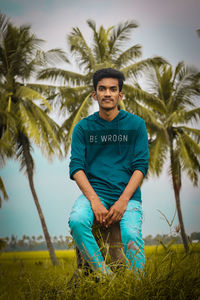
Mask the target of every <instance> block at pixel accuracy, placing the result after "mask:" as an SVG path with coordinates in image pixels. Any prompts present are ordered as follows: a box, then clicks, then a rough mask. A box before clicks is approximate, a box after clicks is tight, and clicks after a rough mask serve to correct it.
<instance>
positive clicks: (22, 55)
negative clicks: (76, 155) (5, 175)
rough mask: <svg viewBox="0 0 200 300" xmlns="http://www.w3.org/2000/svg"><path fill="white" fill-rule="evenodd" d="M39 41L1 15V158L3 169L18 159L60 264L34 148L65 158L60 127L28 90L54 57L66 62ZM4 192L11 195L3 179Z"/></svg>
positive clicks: (46, 106) (46, 105) (41, 99)
mask: <svg viewBox="0 0 200 300" xmlns="http://www.w3.org/2000/svg"><path fill="white" fill-rule="evenodd" d="M41 42H42V41H41V40H39V39H38V38H37V37H36V36H35V35H34V34H32V33H31V30H30V26H20V27H19V28H18V27H15V26H14V25H13V24H12V23H11V22H10V21H9V20H8V19H7V18H6V16H5V15H3V14H0V100H1V101H0V116H1V117H2V118H1V120H0V154H1V165H4V164H5V162H6V159H8V158H14V159H16V160H18V161H19V163H20V170H24V172H25V174H26V175H27V177H28V181H29V185H30V189H31V192H32V195H33V198H34V201H35V205H36V207H37V210H38V213H39V217H40V221H41V224H42V228H43V231H44V235H45V238H46V241H47V245H48V248H49V251H50V253H51V257H52V261H56V257H55V254H54V250H53V248H52V245H51V241H50V238H49V234H48V229H47V226H46V223H45V219H44V216H43V213H42V210H41V207H40V204H39V201H38V197H37V193H36V191H35V187H34V181H33V174H34V167H35V166H34V160H33V156H32V151H33V147H32V146H33V144H34V145H36V146H39V147H40V149H41V150H42V152H43V154H44V155H46V156H47V157H48V158H50V157H52V156H53V155H55V154H58V155H60V156H61V154H62V153H61V149H60V140H61V136H60V134H59V126H58V124H56V122H54V121H53V119H51V118H50V117H49V115H48V114H47V112H49V111H50V110H51V106H50V104H49V103H48V101H47V100H46V99H45V98H44V97H43V95H41V94H40V93H39V92H38V91H37V90H36V89H33V88H32V87H31V86H28V82H29V81H30V80H31V78H32V77H33V76H34V75H35V72H36V70H38V68H39V67H40V66H42V65H44V63H45V62H46V60H48V58H51V57H52V56H55V58H56V57H61V58H62V59H64V58H63V53H62V51H60V50H59V49H54V50H51V51H49V52H47V53H45V52H43V51H41V48H40V44H41ZM0 189H1V191H2V193H3V196H4V198H6V196H7V194H6V191H5V188H4V185H3V182H2V179H1V182H0Z"/></svg>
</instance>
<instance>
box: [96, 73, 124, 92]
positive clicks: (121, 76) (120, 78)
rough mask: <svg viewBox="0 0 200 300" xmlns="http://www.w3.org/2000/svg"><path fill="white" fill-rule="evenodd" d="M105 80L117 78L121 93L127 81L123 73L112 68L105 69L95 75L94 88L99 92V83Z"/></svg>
mask: <svg viewBox="0 0 200 300" xmlns="http://www.w3.org/2000/svg"><path fill="white" fill-rule="evenodd" d="M103 78H116V79H118V82H119V91H120V92H121V90H122V87H123V82H124V80H125V77H124V74H123V73H122V72H121V71H118V70H116V69H112V68H105V69H100V70H98V71H96V72H95V73H94V75H93V86H94V90H95V91H96V90H97V84H98V82H99V81H100V80H101V79H103Z"/></svg>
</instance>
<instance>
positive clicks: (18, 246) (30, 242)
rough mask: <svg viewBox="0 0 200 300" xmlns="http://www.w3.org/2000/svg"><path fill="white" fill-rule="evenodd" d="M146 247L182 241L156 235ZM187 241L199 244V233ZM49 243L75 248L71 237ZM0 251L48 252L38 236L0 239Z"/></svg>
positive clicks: (173, 236) (55, 238) (174, 236)
mask: <svg viewBox="0 0 200 300" xmlns="http://www.w3.org/2000/svg"><path fill="white" fill-rule="evenodd" d="M143 239H144V243H145V245H146V246H148V245H160V244H161V242H164V243H165V244H168V243H170V242H171V241H173V244H181V243H182V239H181V236H180V234H176V233H174V234H157V235H155V236H152V235H147V236H146V237H144V238H143ZM188 240H189V241H190V242H191V243H194V242H195V243H196V242H200V232H192V233H191V234H190V235H189V236H188ZM51 241H52V244H53V247H54V249H55V250H67V249H73V248H74V247H75V245H74V242H73V239H72V237H71V236H63V235H60V236H53V237H51ZM0 250H2V251H4V252H10V251H39V250H41V251H42V250H48V249H47V244H46V241H45V239H44V237H43V236H42V235H39V236H37V237H36V236H31V237H30V236H28V235H23V236H22V237H21V238H18V237H17V236H15V235H11V237H4V238H0Z"/></svg>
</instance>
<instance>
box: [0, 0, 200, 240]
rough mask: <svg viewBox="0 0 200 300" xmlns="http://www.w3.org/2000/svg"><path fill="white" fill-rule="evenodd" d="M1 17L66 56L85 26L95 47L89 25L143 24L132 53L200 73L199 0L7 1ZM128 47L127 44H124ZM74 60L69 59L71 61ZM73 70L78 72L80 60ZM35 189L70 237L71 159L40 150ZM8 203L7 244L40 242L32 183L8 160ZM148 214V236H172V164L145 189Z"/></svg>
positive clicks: (195, 220)
mask: <svg viewBox="0 0 200 300" xmlns="http://www.w3.org/2000/svg"><path fill="white" fill-rule="evenodd" d="M0 10H1V12H2V13H4V14H6V15H7V16H8V17H9V18H10V20H11V21H12V22H14V24H16V25H17V26H19V25H22V24H30V25H31V28H32V31H33V32H34V33H35V34H36V35H37V36H38V37H39V38H42V39H44V40H46V43H45V44H44V46H43V47H44V49H45V50H47V49H51V48H61V49H63V50H65V51H67V52H69V49H68V47H67V42H66V37H67V34H69V33H70V32H71V30H72V28H73V27H79V28H80V29H81V31H82V33H83V34H84V36H85V38H86V40H87V41H88V43H90V40H91V36H90V34H91V31H90V30H89V28H88V25H87V23H86V21H87V20H88V19H92V20H95V21H96V24H97V27H99V26H100V25H103V26H104V27H105V28H107V27H109V26H112V25H116V24H118V23H120V22H125V21H127V20H136V21H137V23H138V25H139V27H138V28H137V29H135V30H134V31H133V34H132V35H131V41H130V43H129V44H127V48H128V47H129V46H130V45H133V44H138V43H139V44H141V45H142V49H143V51H142V52H143V55H142V59H144V58H148V57H153V56H154V55H160V56H162V57H164V58H165V59H167V60H168V61H169V62H170V63H171V64H172V65H173V66H175V65H176V64H177V63H178V62H179V61H182V60H183V61H184V62H185V63H186V64H188V65H193V66H195V67H197V68H199V69H200V39H199V38H198V36H197V34H196V30H197V29H199V28H200V1H199V0H123V1H118V0H107V1H105V0H102V1H94V0H84V1H81V0H73V1H71V0H70V1H69V0H59V1H58V0H57V1H55V0H34V1H30V0H0ZM125 46H126V45H125ZM69 57H70V56H69ZM71 61H72V64H71V65H68V66H67V68H68V69H70V70H75V71H77V70H78V67H77V66H76V65H75V62H74V60H73V59H72V58H71ZM33 156H34V160H35V165H36V169H35V176H34V180H35V187H36V191H37V193H38V197H39V201H40V204H41V207H42V210H43V213H44V216H45V219H46V222H47V226H48V229H49V233H50V235H51V236H55V235H56V236H59V235H61V234H62V235H69V227H68V218H69V213H70V210H71V208H72V206H73V203H74V201H75V200H76V198H77V197H78V196H79V195H80V191H79V189H78V187H77V186H76V184H75V183H74V182H73V181H71V180H70V179H69V167H68V165H69V155H68V156H67V158H65V159H62V160H61V161H59V160H58V159H54V161H53V162H51V163H50V162H48V161H47V160H46V158H45V157H43V156H42V155H41V153H40V150H39V149H36V148H35V149H34V153H33ZM0 174H1V176H2V178H3V180H4V183H5V185H6V189H7V191H8V195H9V201H8V202H3V206H2V208H1V210H0V237H4V236H11V234H14V235H16V236H18V238H20V237H21V236H22V235H23V234H26V235H29V236H32V235H35V236H38V235H40V234H42V228H41V224H40V220H39V217H38V214H37V211H36V207H35V204H34V201H33V198H32V195H31V192H30V189H29V185H28V180H27V178H26V177H25V175H24V174H23V173H22V172H19V165H18V163H17V162H14V161H8V163H7V164H6V166H5V167H4V168H3V169H1V170H0ZM199 192H200V191H199V187H198V188H195V187H193V186H192V184H191V183H190V181H189V179H188V178H187V177H186V176H185V175H184V176H183V182H182V189H181V205H182V212H183V219H184V223H185V229H186V232H187V233H188V234H190V233H191V232H194V231H200V218H199V215H200V193H199ZM142 201H143V210H144V221H143V235H144V236H147V235H149V234H151V235H153V236H155V235H156V234H158V233H159V234H168V233H169V232H170V230H171V232H173V231H174V227H175V226H176V225H177V224H178V220H177V216H176V217H175V220H174V222H173V224H172V225H171V227H170V226H169V225H168V223H167V222H166V220H164V218H163V216H162V215H161V213H160V211H161V212H162V213H163V214H165V216H166V218H167V219H168V221H169V223H170V222H171V220H172V218H173V215H174V213H175V200H174V194H173V189H172V183H171V180H170V176H169V174H168V163H167V162H166V167H165V169H164V171H163V173H162V175H161V176H160V177H159V178H156V177H151V178H149V179H148V180H146V181H145V182H144V184H143V186H142Z"/></svg>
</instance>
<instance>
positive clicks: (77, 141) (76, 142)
mask: <svg viewBox="0 0 200 300" xmlns="http://www.w3.org/2000/svg"><path fill="white" fill-rule="evenodd" d="M85 151H86V147H85V138H84V132H83V129H82V127H81V126H80V124H79V123H78V124H76V126H75V127H74V130H73V133H72V144H71V157H70V163H69V175H70V178H71V179H72V180H74V178H73V175H74V174H75V173H76V172H78V171H79V170H83V171H85Z"/></svg>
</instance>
